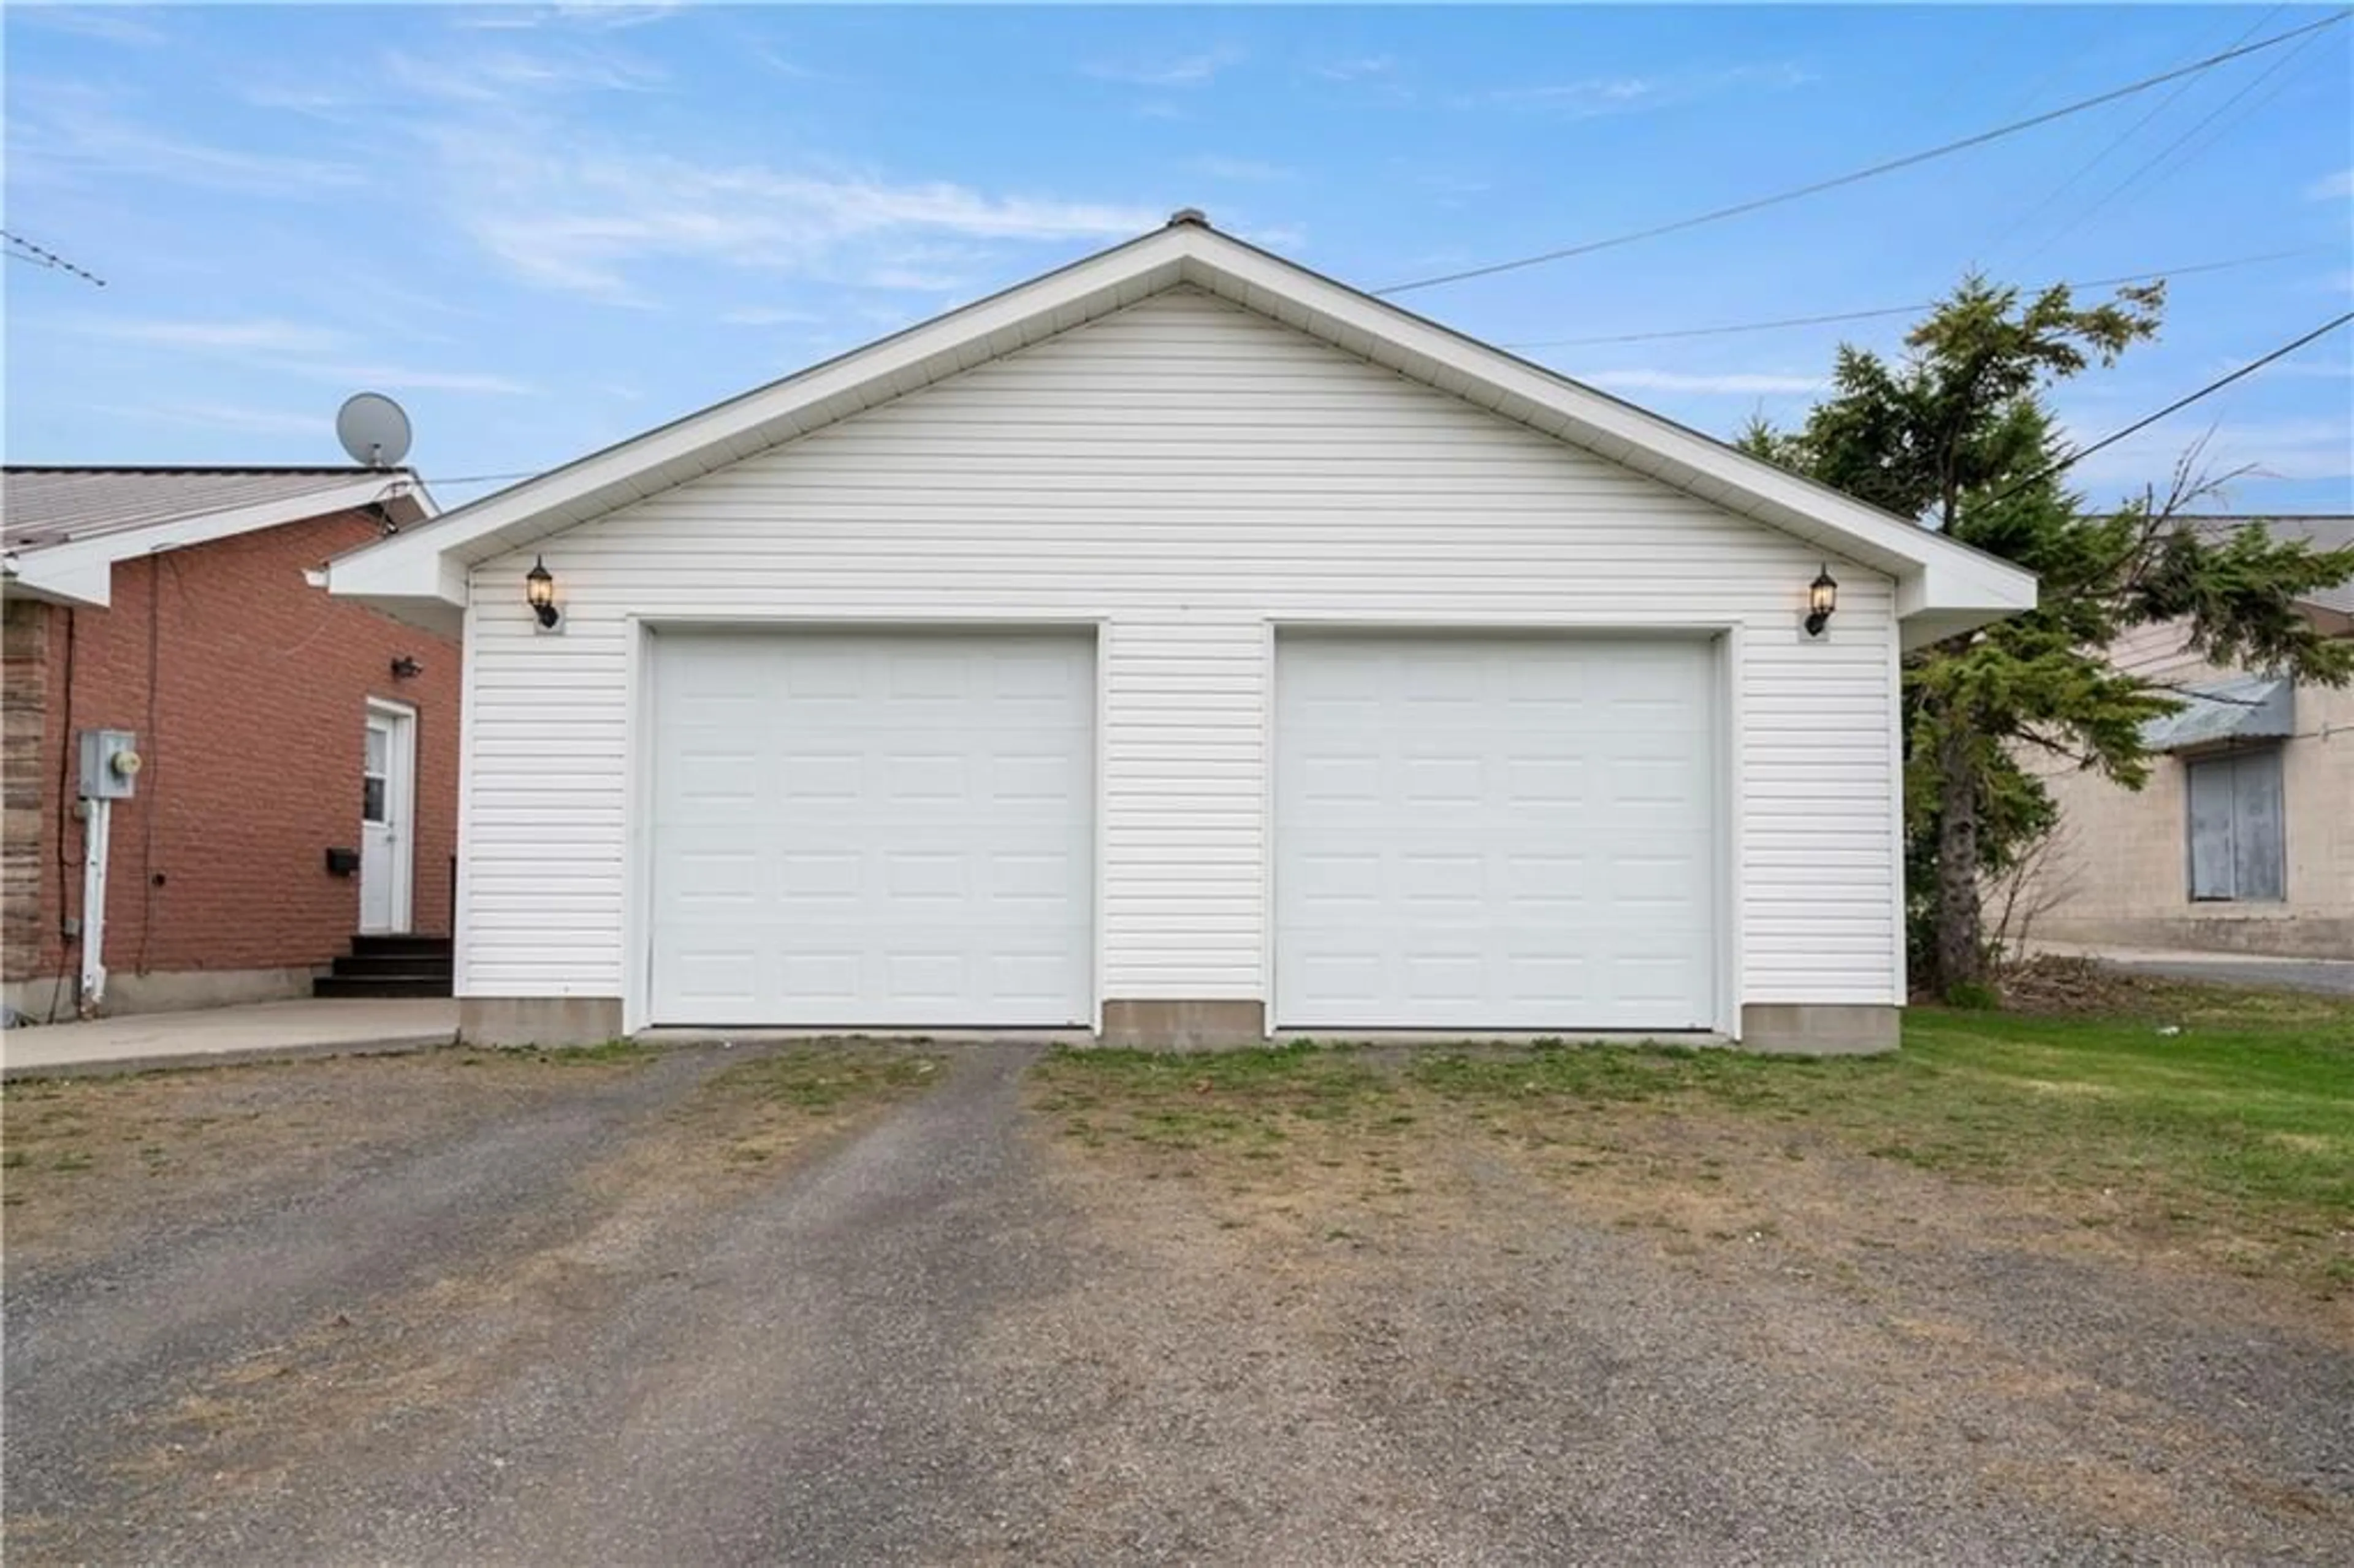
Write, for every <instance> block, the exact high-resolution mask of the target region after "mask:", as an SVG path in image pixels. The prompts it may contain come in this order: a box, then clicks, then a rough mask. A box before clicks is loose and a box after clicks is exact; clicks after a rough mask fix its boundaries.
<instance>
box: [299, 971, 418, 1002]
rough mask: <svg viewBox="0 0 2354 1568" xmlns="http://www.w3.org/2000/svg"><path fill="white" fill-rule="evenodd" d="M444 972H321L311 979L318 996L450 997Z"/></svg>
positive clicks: (312, 988) (313, 991)
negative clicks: (441, 973) (339, 973)
mask: <svg viewBox="0 0 2354 1568" xmlns="http://www.w3.org/2000/svg"><path fill="white" fill-rule="evenodd" d="M450 990H451V985H450V977H449V976H448V975H446V974H444V975H321V976H320V977H319V978H318V979H316V980H313V981H312V982H311V994H312V995H313V996H314V997H396V996H448V995H449V994H450Z"/></svg>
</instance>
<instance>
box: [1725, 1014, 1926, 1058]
mask: <svg viewBox="0 0 2354 1568" xmlns="http://www.w3.org/2000/svg"><path fill="white" fill-rule="evenodd" d="M1903 1018H1904V1010H1903V1008H1901V1007H1896V1006H1893V1005H1882V1004H1876V1003H1866V1002H1851V1001H1751V1002H1744V1003H1743V1004H1742V1008H1741V1044H1742V1048H1743V1049H1744V1050H1748V1051H1768V1052H1775V1053H1778V1054H1784V1055H1791V1056H1868V1055H1873V1054H1878V1053H1880V1052H1882V1051H1893V1050H1895V1049H1896V1047H1897V1044H1898V1043H1899V1039H1900V1033H1901V1030H1902V1027H1903Z"/></svg>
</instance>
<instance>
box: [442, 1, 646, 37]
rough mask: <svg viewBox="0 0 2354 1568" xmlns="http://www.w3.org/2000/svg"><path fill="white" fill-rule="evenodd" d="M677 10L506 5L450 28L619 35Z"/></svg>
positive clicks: (461, 18)
mask: <svg viewBox="0 0 2354 1568" xmlns="http://www.w3.org/2000/svg"><path fill="white" fill-rule="evenodd" d="M679 9H680V7H679V5H677V4H669V5H620V4H615V5H530V6H518V5H508V6H501V7H499V8H498V9H496V10H490V11H469V12H467V13H465V14H464V15H462V16H457V17H455V18H453V19H452V20H451V23H450V25H451V26H453V27H456V28H458V29H459V30H460V31H461V32H472V33H498V32H504V33H514V32H529V31H534V30H537V29H541V28H548V27H578V28H586V29H589V30H593V31H597V32H618V31H620V30H621V29H623V28H628V27H642V26H645V25H646V24H647V23H649V22H663V21H667V20H669V19H670V18H671V17H673V16H677V15H678V13H679Z"/></svg>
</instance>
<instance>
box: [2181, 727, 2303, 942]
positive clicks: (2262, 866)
mask: <svg viewBox="0 0 2354 1568" xmlns="http://www.w3.org/2000/svg"><path fill="white" fill-rule="evenodd" d="M2184 767H2185V768H2187V769H2188V770H2189V774H2190V897H2191V901H2192V902H2194V903H2202V904H2203V903H2212V902H2217V901H2221V900H2238V899H2264V898H2273V899H2278V898H2285V897H2286V896H2287V895H2288V885H2287V866H2288V846H2287V844H2286V842H2285V837H2284V830H2283V828H2282V814H2281V752H2280V747H2276V746H2273V747H2264V749H2262V750H2260V751H2238V752H2231V753H2227V754H2225V755H2223V756H2221V757H2201V758H2192V759H2190V760H2188V761H2186V762H2185V764H2184Z"/></svg>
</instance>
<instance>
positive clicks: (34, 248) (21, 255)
mask: <svg viewBox="0 0 2354 1568" xmlns="http://www.w3.org/2000/svg"><path fill="white" fill-rule="evenodd" d="M0 239H5V240H6V241H7V242H8V243H9V244H11V245H13V246H15V247H16V249H14V250H11V251H9V252H8V255H9V256H10V257H11V258H13V259H14V260H18V261H26V262H29V263H31V264H32V265H34V266H36V267H47V268H49V269H50V270H53V271H58V272H70V273H72V274H73V275H74V276H75V277H77V278H80V280H81V281H83V282H85V283H90V284H93V285H95V286H96V287H98V288H101V289H103V288H105V287H106V280H105V279H103V278H101V277H100V276H99V275H98V274H97V273H95V272H90V271H85V270H83V269H81V268H80V267H77V266H75V265H74V264H73V263H72V262H70V261H69V260H66V259H65V258H64V257H62V256H60V255H58V253H57V252H56V251H54V250H48V249H43V248H42V247H40V246H38V245H36V244H34V243H33V242H32V241H31V240H29V239H27V238H23V237H22V236H19V235H15V234H11V233H9V232H8V231H7V230H6V229H5V228H0Z"/></svg>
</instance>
